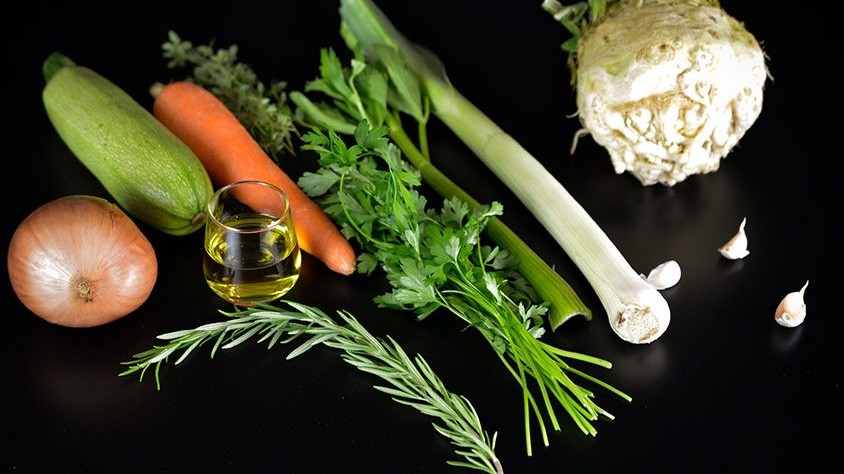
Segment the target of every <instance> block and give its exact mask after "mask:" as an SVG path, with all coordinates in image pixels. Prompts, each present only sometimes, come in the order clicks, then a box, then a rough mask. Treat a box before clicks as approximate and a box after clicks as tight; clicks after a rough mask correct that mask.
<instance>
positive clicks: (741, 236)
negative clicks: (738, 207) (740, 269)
mask: <svg viewBox="0 0 844 474" xmlns="http://www.w3.org/2000/svg"><path fill="white" fill-rule="evenodd" d="M746 222H747V218H746V217H745V218H744V219H742V220H741V224H739V230H738V233H736V235H734V236H733V238H731V239H730V240H728V241H727V243H725V244H724V245H722V246H721V248H719V249H718V251H719V252H721V255H723V256H724V258H729V259H730V260H738V259H740V258H744V257H747V256H748V255H750V251H749V250H747V234H745V232H744V224H745V223H746Z"/></svg>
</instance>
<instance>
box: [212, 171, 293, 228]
mask: <svg viewBox="0 0 844 474" xmlns="http://www.w3.org/2000/svg"><path fill="white" fill-rule="evenodd" d="M243 184H256V185H259V186H264V187H266V188H270V189H272V190H275V191H277V192H278V194H279V195H280V196H281V200H282V202H283V203H284V209H283V210H282V212H280V214H281V215H279V216H274V217H275V219H273V221H272V222H269V223H267V225H266V226H264V227H263V228H261V229H253V230H243V229H237V228H235V227H232V226H229V225H226V224H224V223H222V222H221V221H220V219H217V217H216V216H215V215H214V213H213V212H212V210H211V206H212V205H213V204H214V203H217V202H218V201H219V200H220V196H221V195H222V194H223V193H224V192H226V191H228V190H229V189H231V188H233V187H235V186H239V185H243ZM205 210H206V213H207V215H208V219H209V220H210V221H213V222H214V224H215V225H218V226H220V227H222V228H224V229H226V230H228V231H231V232H236V233H238V234H257V233H261V232H266V231H267V229H271V228H273V227H276V226H278V225H280V224H281V222H282V221H284V220H285V219H288V218H289V216H290V199H289V198H288V197H287V193H285V192H284V190H283V189H281V188H279V187H278V186H276V185H274V184H272V183H268V182H266V181H261V180H258V179H244V180H240V181H234V182H232V183H229V184H227V185H225V186H223V187H221V188H220V189H218V190H216V191H214V194H213V195H212V196H211V199H209V200H208V204H207V205H206V206H205Z"/></svg>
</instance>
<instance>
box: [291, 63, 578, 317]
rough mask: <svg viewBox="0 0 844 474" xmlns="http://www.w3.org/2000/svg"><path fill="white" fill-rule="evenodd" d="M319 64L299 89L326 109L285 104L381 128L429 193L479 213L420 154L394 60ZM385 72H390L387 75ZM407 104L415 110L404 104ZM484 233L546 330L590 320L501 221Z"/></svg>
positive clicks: (345, 128)
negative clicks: (507, 256)
mask: <svg viewBox="0 0 844 474" xmlns="http://www.w3.org/2000/svg"><path fill="white" fill-rule="evenodd" d="M320 61H321V62H320V64H321V67H320V71H321V73H322V76H321V77H320V78H318V79H316V80H313V81H311V82H309V83H308V84H307V86H306V88H305V90H306V91H307V92H320V93H322V94H323V95H324V96H326V97H328V98H329V99H331V101H332V102H331V104H326V103H322V102H319V103H318V102H314V101H312V100H311V99H310V98H309V97H308V96H306V95H305V94H302V93H300V92H296V91H294V92H291V94H290V99H291V101H293V103H295V104H296V105H297V107H298V108H299V111H300V112H301V115H303V120H305V122H306V123H307V122H310V123H312V124H314V126H316V127H327V128H330V129H333V130H335V131H337V132H341V133H345V134H351V133H353V132H354V128H355V124H356V123H357V122H358V121H360V120H364V119H365V120H367V122H369V124H370V126H372V127H379V126H381V125H382V124H386V125H387V126H388V127H389V135H390V138H391V139H392V140H393V141H394V142H395V143H396V145H398V147H399V148H400V149H401V150H402V152H403V153H404V155H405V157H406V158H407V159H408V160H409V161H410V162H411V163H412V164H413V166H414V167H415V168H416V169H418V170H419V172H420V174H421V176H422V178H423V179H424V180H425V182H426V183H428V184H429V185H430V186H431V188H433V189H434V190H435V191H436V192H437V193H439V194H440V195H441V196H443V197H445V198H452V197H457V198H459V199H461V200H462V201H464V202H466V203H467V204H469V205H470V206H471V207H472V208H474V209H480V208H481V204H480V203H479V202H478V201H477V200H475V199H474V198H473V197H472V196H470V195H469V194H468V193H466V192H465V191H464V190H463V189H462V188H460V187H459V186H458V185H457V184H456V183H454V182H453V181H452V180H451V179H449V178H448V177H447V176H445V175H444V174H443V173H442V172H441V171H440V170H439V169H438V168H437V167H436V166H435V165H434V164H433V163H432V162H431V159H430V157H429V156H428V155H427V153H426V152H424V151H422V150H427V138H426V136H427V135H426V125H427V118H428V115H427V112H425V111H426V110H427V106H426V104H427V102H424V101H423V98H422V96H421V94H420V90H419V84H418V83H416V82H414V81H413V80H411V79H408V78H407V77H403V76H409V77H410V78H412V77H413V76H412V75H410V74H408V73H405V72H404V71H406V68H404V67H403V65H402V64H401V63H400V62H399V60H398V59H397V58H396V59H394V61H393V63H394V64H391V66H389V67H388V66H383V67H382V65H381V64H366V63H365V62H364V61H363V60H362V58H356V59H355V60H353V61H352V67H351V68H348V69H347V68H343V67H342V65H341V63H340V60H339V59H338V58H337V56H336V54H335V53H334V52H333V51H332V50H330V49H327V50H323V51H322V53H321V58H320ZM389 71H393V72H392V74H390V72H389ZM399 84H405V85H404V86H400V85H399ZM361 91H367V92H368V93H366V94H364V93H362V92H361ZM413 103H416V104H417V105H415V106H410V105H408V104H413ZM402 111H405V112H406V113H409V114H414V115H413V117H414V118H415V119H416V120H417V124H418V126H417V129H418V136H419V139H418V141H419V142H420V145H419V146H418V147H417V145H416V144H415V143H414V142H413V139H411V138H410V136H409V135H408V134H407V132H406V130H405V128H404V126H403V124H402V122H401V120H400V119H399V113H400V112H402ZM420 148H421V149H420ZM486 234H487V236H488V237H489V238H490V239H492V241H493V242H495V243H496V244H497V245H499V246H501V247H503V248H506V249H507V250H508V251H509V252H510V253H511V254H513V255H514V256H515V258H516V259H517V260H518V270H519V272H520V273H521V274H522V275H523V276H524V277H525V278H526V279H527V280H528V281H529V282H530V284H531V286H532V287H533V289H534V290H535V291H536V293H537V294H538V295H539V298H541V299H542V301H545V302H548V303H549V307H550V311H549V321H550V324H551V328H552V329H557V328H558V327H559V326H560V325H562V324H563V323H564V322H566V321H567V320H568V319H569V318H571V317H574V316H577V315H583V316H584V317H586V318H587V319H591V317H592V313H591V311H590V310H589V308H587V307H586V305H584V304H583V302H582V301H581V300H580V298H579V297H578V296H577V294H576V293H575V292H574V290H573V289H572V288H571V286H570V285H569V284H568V282H566V281H565V280H564V279H563V278H562V277H561V276H560V275H559V274H558V273H557V272H556V271H554V270H553V269H552V268H551V267H550V266H548V264H547V263H545V261H544V260H543V259H542V258H541V257H539V255H537V254H536V252H534V251H533V249H531V248H530V247H529V246H528V245H527V244H526V243H525V242H524V241H523V240H522V239H521V238H520V237H519V236H518V235H517V234H516V233H515V232H513V231H512V230H511V229H510V228H509V227H507V226H506V225H505V224H504V223H503V221H501V219H499V218H498V217H493V218H492V219H491V220H490V223H489V225H488V226H487V228H486Z"/></svg>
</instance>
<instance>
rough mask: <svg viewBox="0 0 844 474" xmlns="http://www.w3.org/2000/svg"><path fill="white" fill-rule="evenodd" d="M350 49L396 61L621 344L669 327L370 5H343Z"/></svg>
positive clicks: (580, 212) (655, 299) (613, 257)
mask: <svg viewBox="0 0 844 474" xmlns="http://www.w3.org/2000/svg"><path fill="white" fill-rule="evenodd" d="M340 13H341V15H342V17H343V20H344V28H345V30H346V33H347V34H345V35H344V37H345V38H346V40H347V41H348V42H349V43H350V46H351V47H353V49H354V48H359V49H360V50H361V51H362V52H363V53H364V54H365V55H367V56H373V57H376V58H379V57H382V56H384V55H390V56H394V55H398V56H399V57H401V58H402V60H403V61H404V62H405V63H406V64H407V66H408V67H409V68H410V69H411V70H412V71H413V72H414V73H415V74H416V77H417V79H418V80H419V82H420V84H421V85H422V88H423V90H424V91H425V93H426V94H427V98H428V100H430V104H431V107H432V111H433V113H434V114H435V115H436V116H437V117H438V118H439V119H440V120H442V121H443V123H445V124H446V125H447V126H448V127H449V128H450V129H451V130H452V131H453V132H454V133H455V134H456V135H457V136H458V137H459V138H460V139H461V140H462V141H463V142H464V143H465V144H466V145H467V146H468V147H469V148H471V149H472V151H474V152H475V154H476V155H477V156H478V157H479V158H480V159H481V161H483V162H484V164H485V165H486V166H487V167H489V168H490V169H491V170H492V171H493V172H494V173H495V174H496V175H497V176H498V177H499V179H501V181H502V182H504V184H505V185H507V187H508V188H510V190H512V191H513V193H514V194H515V195H516V196H517V197H518V198H519V199H520V200H521V201H522V202H523V203H524V205H525V206H526V207H527V208H528V209H529V210H530V211H531V212H532V213H533V214H534V216H535V217H536V218H537V219H538V220H539V222H540V223H542V225H543V226H544V227H545V229H546V230H547V231H548V232H549V233H550V234H551V235H552V236H553V237H554V239H555V240H556V241H557V242H558V243H559V244H560V246H562V248H563V249H564V250H565V251H566V253H567V254H568V255H569V256H570V257H571V259H572V260H573V261H574V263H575V264H576V265H577V266H578V268H579V269H580V270H581V272H583V274H584V276H585V277H586V279H587V280H588V281H589V283H590V284H591V285H592V288H593V289H594V290H595V293H596V294H597V295H598V298H599V299H600V300H601V304H602V305H603V307H604V309H605V311H606V312H607V316H608V318H609V323H610V327H611V328H612V330H613V331H614V332H615V333H616V334H617V335H618V336H619V337H620V338H621V339H623V340H625V341H628V342H632V343H650V342H653V341H654V340H656V339H657V338H659V337H660V336H661V335H662V334H663V333H664V332H665V330H666V329H667V328H668V324H669V321H670V319H671V312H670V309H669V307H668V303H667V302H666V301H665V299H664V298H663V296H662V295H661V294H660V293H659V291H657V290H656V289H655V288H654V287H653V286H652V285H650V284H649V283H647V282H646V281H645V280H643V279H642V278H641V276H639V274H638V273H637V272H636V271H634V270H633V269H632V267H631V266H630V264H629V263H628V262H627V260H626V259H625V258H624V256H623V255H622V254H621V252H620V251H619V250H618V248H616V246H615V245H614V244H613V242H612V241H611V240H610V239H609V237H608V236H607V235H606V234H605V233H604V231H603V230H602V229H601V228H600V227H599V226H598V224H597V223H596V222H595V221H594V220H593V219H592V217H591V216H590V215H589V214H588V213H587V212H586V210H585V209H583V207H582V206H581V205H580V204H579V203H578V202H577V201H576V200H575V199H574V198H573V197H572V196H571V194H569V192H568V191H567V190H566V189H565V188H564V187H563V185H562V184H561V183H560V182H559V181H557V180H556V179H555V178H554V176H553V175H551V173H549V172H548V170H547V169H545V167H543V166H542V164H541V163H540V162H539V161H538V160H537V159H536V158H534V157H533V156H532V155H531V154H530V153H529V152H528V151H527V150H525V149H524V148H523V147H522V146H521V145H520V144H519V143H518V142H517V141H516V140H515V139H513V138H512V137H511V136H510V135H508V134H507V133H505V132H504V131H503V130H502V129H501V128H500V127H498V125H496V124H495V123H494V122H493V121H492V120H491V119H490V118H489V117H487V116H486V115H485V114H484V113H483V112H482V111H481V110H479V109H478V108H477V107H475V106H474V104H472V103H471V102H470V101H469V100H468V99H466V98H465V97H464V96H463V95H461V94H460V93H459V92H458V91H457V90H456V89H455V88H454V87H453V86H452V85H451V84H450V83H449V81H448V80H447V79H446V78H445V74H444V73H443V72H442V71H441V70H440V69H438V67H437V63H436V61H435V58H434V57H433V56H432V55H430V53H427V52H425V51H423V50H421V49H418V48H417V47H415V46H413V45H411V44H410V43H409V42H408V41H407V40H406V39H405V38H403V37H402V36H401V34H400V33H399V32H398V31H397V30H396V29H395V27H394V26H393V25H392V24H391V23H390V21H389V20H388V19H387V18H386V16H385V15H384V14H383V13H382V12H381V11H380V10H379V9H378V8H377V7H376V6H375V5H374V4H373V3H372V2H371V1H370V0H343V1H342V5H341V8H340Z"/></svg>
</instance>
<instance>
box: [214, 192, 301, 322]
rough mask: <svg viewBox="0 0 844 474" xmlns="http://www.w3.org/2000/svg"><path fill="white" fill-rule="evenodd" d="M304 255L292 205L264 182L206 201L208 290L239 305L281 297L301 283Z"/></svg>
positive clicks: (215, 194)
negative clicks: (291, 213)
mask: <svg viewBox="0 0 844 474" xmlns="http://www.w3.org/2000/svg"><path fill="white" fill-rule="evenodd" d="M301 266H302V256H301V253H300V251H299V244H298V242H297V240H296V231H295V228H294V226H293V218H292V216H291V215H290V203H289V201H288V200H287V196H286V195H285V194H284V192H283V191H282V190H281V189H279V188H278V187H276V186H273V185H272V184H269V183H265V182H263V181H238V182H235V183H232V184H229V185H228V186H224V187H222V188H220V189H219V190H217V192H216V193H214V195H213V196H212V197H211V200H210V201H209V202H208V218H207V219H206V223H205V256H204V261H203V273H204V274H205V280H206V281H207V282H208V286H210V287H211V289H212V290H214V292H215V293H217V294H218V295H220V296H221V297H222V298H223V299H225V300H227V301H229V302H231V303H234V304H236V305H239V306H251V305H253V304H255V303H262V302H270V301H273V300H276V299H278V298H281V297H282V296H283V295H284V294H286V293H287V292H288V291H290V289H291V288H293V285H295V284H296V280H298V279H299V271H300V269H301Z"/></svg>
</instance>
